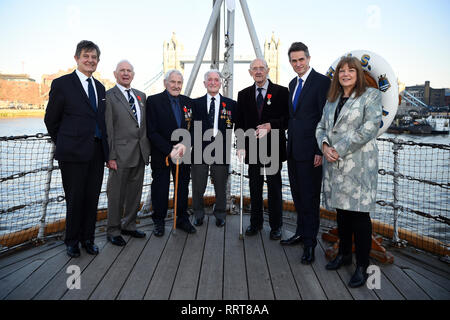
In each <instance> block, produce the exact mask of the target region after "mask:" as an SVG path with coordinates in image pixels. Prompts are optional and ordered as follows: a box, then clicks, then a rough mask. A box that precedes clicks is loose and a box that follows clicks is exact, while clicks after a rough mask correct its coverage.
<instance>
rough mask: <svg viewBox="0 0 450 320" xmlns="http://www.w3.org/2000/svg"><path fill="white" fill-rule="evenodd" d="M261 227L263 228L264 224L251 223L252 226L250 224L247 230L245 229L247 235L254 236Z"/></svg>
mask: <svg viewBox="0 0 450 320" xmlns="http://www.w3.org/2000/svg"><path fill="white" fill-rule="evenodd" d="M261 229H262V226H260V227H255V226H252V225H250V226H248V228H247V230H245V235H246V236H254V235H255V234H257V233H258V231H259V230H261Z"/></svg>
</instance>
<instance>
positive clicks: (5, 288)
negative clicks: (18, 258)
mask: <svg viewBox="0 0 450 320" xmlns="http://www.w3.org/2000/svg"><path fill="white" fill-rule="evenodd" d="M44 262H45V260H44V259H35V260H34V261H32V262H30V263H29V264H27V265H26V266H24V267H23V268H21V269H20V270H18V271H17V272H14V273H12V274H10V275H9V276H7V277H5V278H3V279H2V281H0V300H3V299H5V298H6V296H8V294H9V293H10V292H11V291H13V290H14V289H15V288H17V287H18V286H19V285H20V284H21V283H22V282H24V281H25V280H26V279H27V278H28V277H29V276H30V275H31V274H32V273H33V272H34V271H35V270H36V269H37V268H39V267H40V266H41V265H42V264H43V263H44Z"/></svg>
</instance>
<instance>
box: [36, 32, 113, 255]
mask: <svg viewBox="0 0 450 320" xmlns="http://www.w3.org/2000/svg"><path fill="white" fill-rule="evenodd" d="M99 60H100V50H99V48H98V46H97V45H96V44H95V43H93V42H91V41H86V40H83V41H81V42H80V43H78V45H77V49H76V52H75V61H76V63H77V69H76V70H75V71H74V72H73V73H71V74H68V75H65V76H62V77H60V78H57V79H55V80H53V82H52V85H51V90H50V95H49V100H48V105H47V110H46V112H45V119H44V121H45V125H46V126H47V130H48V133H49V134H50V137H51V138H52V140H53V142H54V143H55V144H56V149H55V159H56V160H58V162H59V167H60V169H61V176H62V182H63V187H64V193H65V197H66V206H67V211H66V237H65V241H64V242H65V244H66V246H67V254H68V255H69V256H71V257H78V256H79V255H80V249H79V247H78V244H79V243H80V242H81V246H82V247H83V248H85V249H86V251H87V253H89V254H98V247H97V246H96V245H95V244H94V232H95V223H96V220H97V205H98V198H99V195H100V189H101V186H102V181H103V169H104V165H105V161H106V160H107V159H108V153H109V148H108V141H107V133H106V126H105V87H104V86H103V85H102V84H101V83H100V82H98V81H97V80H95V79H94V78H93V77H92V74H93V73H94V72H95V70H96V69H97V64H98V62H99Z"/></svg>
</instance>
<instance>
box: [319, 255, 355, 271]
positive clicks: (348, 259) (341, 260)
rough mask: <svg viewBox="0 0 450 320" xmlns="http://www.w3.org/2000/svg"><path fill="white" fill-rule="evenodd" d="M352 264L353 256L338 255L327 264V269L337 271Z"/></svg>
mask: <svg viewBox="0 0 450 320" xmlns="http://www.w3.org/2000/svg"><path fill="white" fill-rule="evenodd" d="M351 263H352V255H351V254H348V255H343V254H338V255H337V256H336V258H334V260H332V261H330V262H328V263H327V265H326V266H325V268H326V269H327V270H337V269H339V268H340V267H341V266H347V265H349V264H351Z"/></svg>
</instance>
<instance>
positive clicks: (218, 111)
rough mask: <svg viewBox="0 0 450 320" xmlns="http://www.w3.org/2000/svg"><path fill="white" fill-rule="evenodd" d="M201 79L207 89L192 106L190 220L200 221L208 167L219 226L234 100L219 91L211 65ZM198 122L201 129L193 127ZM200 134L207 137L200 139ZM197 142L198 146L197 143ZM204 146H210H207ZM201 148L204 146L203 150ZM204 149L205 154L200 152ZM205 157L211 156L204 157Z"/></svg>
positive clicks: (222, 216)
mask: <svg viewBox="0 0 450 320" xmlns="http://www.w3.org/2000/svg"><path fill="white" fill-rule="evenodd" d="M204 80H205V81H204V82H203V84H204V85H205V88H206V91H207V93H206V95H204V96H203V97H200V98H197V99H195V100H194V103H195V104H194V110H193V116H194V121H195V122H194V149H193V150H194V152H193V154H194V156H193V164H192V195H193V196H192V201H193V207H194V215H195V221H194V224H195V225H196V226H201V225H202V224H203V219H204V216H205V209H204V207H203V196H204V194H205V190H206V185H207V183H208V171H210V172H211V179H212V181H213V184H214V191H215V194H216V204H215V206H214V216H215V217H216V226H218V227H223V226H224V225H225V218H226V203H227V199H226V191H227V190H226V187H227V180H228V168H229V163H230V155H231V134H232V132H231V130H232V128H233V115H234V110H235V108H236V102H235V101H234V100H232V99H229V98H226V97H224V96H222V95H221V94H220V93H219V90H220V87H221V85H222V79H221V74H220V72H219V70H216V69H212V70H209V71H207V72H206V73H205V79H204ZM197 121H198V122H197ZM199 124H201V126H202V130H196V129H198V128H197V126H198V125H199ZM227 129H228V130H227ZM208 130H209V132H210V133H211V130H212V135H208V132H206V131H208ZM205 132H206V134H205ZM203 138H205V140H207V141H203ZM207 138H208V139H207ZM213 143H214V145H213ZM200 145H201V147H199V146H200ZM208 146H210V147H209V148H207V147H208ZM215 146H217V148H216V147H215ZM205 148H207V149H206V152H205ZM210 149H211V150H210ZM204 152H205V154H203V153H204ZM208 157H210V158H211V159H208Z"/></svg>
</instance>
